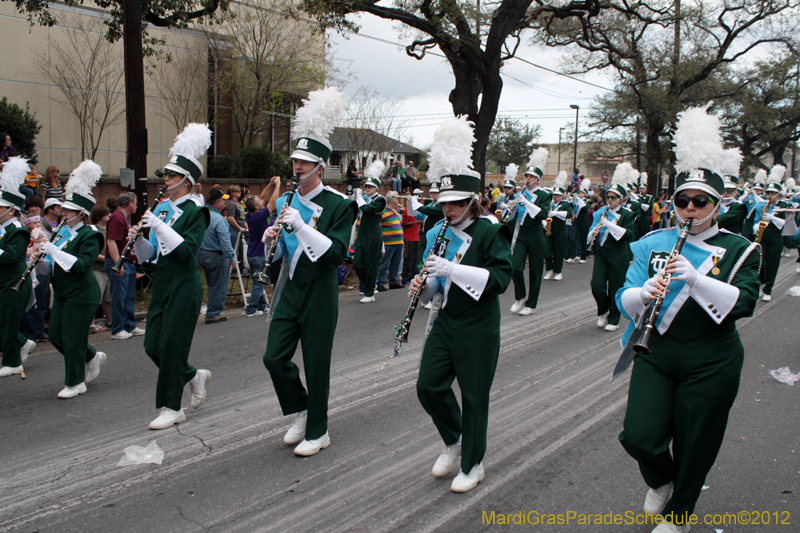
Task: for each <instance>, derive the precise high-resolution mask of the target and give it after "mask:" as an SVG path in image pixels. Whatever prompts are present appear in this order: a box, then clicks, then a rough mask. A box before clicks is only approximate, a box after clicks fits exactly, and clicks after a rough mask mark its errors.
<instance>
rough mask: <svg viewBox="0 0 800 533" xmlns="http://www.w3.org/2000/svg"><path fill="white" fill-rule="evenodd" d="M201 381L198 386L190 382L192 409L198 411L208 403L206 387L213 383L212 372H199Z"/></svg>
mask: <svg viewBox="0 0 800 533" xmlns="http://www.w3.org/2000/svg"><path fill="white" fill-rule="evenodd" d="M197 375H198V376H199V379H198V380H197V383H196V384H192V382H189V385H191V387H192V408H194V409H197V408H198V407H200V406H201V405H203V402H204V401H206V393H207V391H206V387H208V384H209V383H211V372H210V371H208V370H198V371H197Z"/></svg>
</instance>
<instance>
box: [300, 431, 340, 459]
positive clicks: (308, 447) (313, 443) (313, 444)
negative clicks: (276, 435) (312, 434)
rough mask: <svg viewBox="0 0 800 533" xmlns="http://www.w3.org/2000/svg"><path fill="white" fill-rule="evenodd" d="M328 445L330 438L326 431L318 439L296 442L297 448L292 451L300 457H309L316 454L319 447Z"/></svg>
mask: <svg viewBox="0 0 800 533" xmlns="http://www.w3.org/2000/svg"><path fill="white" fill-rule="evenodd" d="M330 445H331V438H330V437H329V436H328V432H327V431H326V432H325V434H324V435H323V436H321V437H320V438H318V439H312V440H303V442H301V443H300V444H298V445H297V448H295V449H294V453H295V455H300V456H302V457H309V456H311V455H316V454H318V453H319V451H320V450H321V449H323V448H327V447H328V446H330Z"/></svg>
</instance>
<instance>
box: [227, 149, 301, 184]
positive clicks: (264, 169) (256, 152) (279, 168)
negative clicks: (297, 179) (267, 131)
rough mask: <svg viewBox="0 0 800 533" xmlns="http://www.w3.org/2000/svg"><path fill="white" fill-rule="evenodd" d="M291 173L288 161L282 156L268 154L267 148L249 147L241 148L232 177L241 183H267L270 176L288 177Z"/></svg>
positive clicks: (273, 153)
mask: <svg viewBox="0 0 800 533" xmlns="http://www.w3.org/2000/svg"><path fill="white" fill-rule="evenodd" d="M290 173H291V167H290V166H289V160H288V159H287V157H286V156H285V155H283V154H279V153H277V152H270V151H269V150H268V149H267V148H263V147H260V146H250V147H248V148H242V151H241V152H240V153H239V158H238V161H237V165H236V172H235V173H234V176H235V177H236V179H238V180H242V181H249V180H252V181H258V182H262V183H264V182H268V181H269V180H270V178H271V177H272V176H281V177H288V176H289V175H290Z"/></svg>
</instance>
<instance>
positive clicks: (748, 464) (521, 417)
mask: <svg viewBox="0 0 800 533" xmlns="http://www.w3.org/2000/svg"><path fill="white" fill-rule="evenodd" d="M795 265H796V263H795V262H794V258H792V259H783V263H782V266H781V269H780V272H779V274H778V280H777V283H776V286H775V291H774V293H773V294H774V296H773V300H772V302H770V303H763V302H759V304H758V306H757V308H756V313H755V315H754V316H753V317H752V318H749V319H746V320H741V321H739V324H738V326H739V332H740V334H741V337H742V340H743V342H744V345H745V349H746V353H747V356H746V360H745V365H744V369H743V372H742V382H741V387H740V390H739V395H738V398H737V400H736V403H735V405H734V407H733V410H732V412H731V418H730V421H729V425H728V431H727V434H726V438H725V442H724V444H723V446H722V450H721V452H720V454H719V457H718V459H717V464H716V465H715V467H714V468H713V469H712V471H711V473H710V474H709V476H708V479H707V481H706V485H707V489H706V490H704V491H703V493H702V495H701V497H700V500H699V502H698V505H697V510H696V513H697V514H698V515H700V516H703V515H705V514H709V515H713V514H715V513H717V514H724V513H729V514H737V513H740V512H743V511H744V512H746V514H747V515H748V517H749V518H748V520H750V521H754V520H757V521H762V522H766V521H767V519H769V520H770V523H769V524H767V525H752V524H748V525H731V524H725V525H698V526H695V527H694V528H693V531H698V532H712V533H713V532H715V531H717V530H722V531H723V532H724V533H729V532H731V533H732V532H762V531H764V532H767V531H769V532H771V531H775V532H783V531H785V532H789V531H800V498H799V496H800V439H798V435H800V430H798V427H800V426H798V416H797V415H798V404H800V383H798V384H797V385H795V386H788V385H785V384H782V383H779V382H778V381H776V380H774V379H773V378H772V377H771V376H770V375H769V374H768V371H769V370H772V369H776V368H778V367H781V366H789V367H790V368H791V369H792V371H794V372H800V342H798V340H799V339H798V327H797V324H798V317H800V298H798V297H792V296H788V295H787V294H786V292H787V289H789V288H790V287H792V286H795V285H800V274H797V273H795ZM591 268H592V263H591V259H590V260H589V261H588V262H587V263H586V264H584V265H578V264H575V265H565V272H564V281H561V282H555V281H545V282H544V283H543V289H542V296H541V299H540V302H539V308H538V310H537V312H536V314H535V315H533V316H530V317H521V316H518V315H512V314H511V313H510V312H508V308H509V307H510V306H511V304H512V303H513V289H511V288H510V289H509V290H508V291H506V293H505V294H504V295H503V296H502V297H501V304H502V308H503V310H504V314H503V321H502V339H503V340H502V345H501V353H500V362H499V366H498V369H497V374H496V378H495V381H494V387H493V390H492V403H491V415H490V421H489V447H488V451H487V454H486V457H485V459H484V467H485V469H486V479H485V480H484V481H483V482H482V483H481V484H480V485H479V486H478V488H477V489H475V490H474V491H472V492H470V493H468V494H455V493H452V492H450V490H449V487H450V482H451V480H452V476H448V477H446V478H444V479H436V478H434V477H433V476H432V475H431V474H430V469H431V466H432V465H433V462H434V461H435V459H436V457H437V456H438V454H439V452H440V451H441V448H442V446H443V445H442V442H441V441H440V439H439V437H438V434H437V433H436V430H435V428H434V426H433V424H432V422H431V421H430V418H429V417H428V416H427V414H426V413H425V412H424V411H423V409H422V407H421V406H420V405H419V402H418V400H417V397H416V390H415V380H416V374H417V369H418V365H419V357H420V349H421V336H422V331H423V328H424V321H425V319H426V316H425V315H426V314H427V313H418V316H417V317H416V318H415V321H414V325H413V326H412V332H411V336H410V340H411V342H410V343H409V344H407V345H405V346H404V348H403V351H402V355H401V357H399V358H396V359H392V360H391V361H389V362H388V364H387V365H386V366H385V367H384V368H381V367H382V365H383V364H384V362H385V361H386V359H387V356H388V355H390V354H391V353H392V348H393V336H394V326H395V325H396V324H397V323H399V321H400V319H401V318H402V317H403V315H404V314H405V311H406V307H407V305H408V299H407V298H406V296H405V291H389V292H385V293H378V294H377V301H376V302H375V303H374V304H369V305H362V304H359V301H358V298H357V297H354V295H353V294H352V291H351V293H350V294H347V295H342V297H341V298H340V301H339V324H338V329H337V333H336V340H335V343H334V354H333V364H332V369H331V370H332V376H331V394H330V411H329V418H330V422H329V432H330V435H331V440H332V444H331V446H330V447H329V448H327V449H325V450H322V451H321V452H320V453H319V454H318V455H316V456H313V457H309V458H300V457H297V456H295V455H294V454H293V453H292V447H290V446H287V445H285V444H284V443H283V440H282V437H283V434H284V432H285V431H286V429H287V428H288V426H289V425H290V424H291V422H292V419H291V418H288V417H283V416H282V415H281V412H280V409H279V407H278V402H277V399H276V397H275V393H274V391H273V389H272V385H271V382H270V379H269V375H268V374H267V371H266V370H265V368H264V366H263V363H262V360H261V358H262V355H263V350H264V346H265V339H266V333H267V326H266V324H265V321H264V318H265V317H252V318H250V317H243V316H241V315H239V314H238V313H239V312H240V311H238V310H237V311H235V312H232V314H231V318H230V319H229V320H228V321H227V322H224V323H218V324H209V325H206V324H203V323H202V321H201V322H200V323H199V324H198V326H197V329H196V331H195V337H194V343H193V346H192V352H191V356H190V362H192V363H193V364H194V365H195V366H197V367H198V368H207V369H209V370H211V372H212V373H213V377H212V381H211V384H210V387H209V393H208V394H209V396H208V399H207V401H206V403H205V404H204V405H203V406H202V407H201V408H200V409H198V410H194V409H191V408H189V409H188V411H187V412H186V422H184V423H182V424H180V425H179V426H175V427H173V428H172V429H168V430H163V431H151V430H149V429H148V423H149V422H150V421H151V420H152V419H153V418H155V417H156V416H157V414H158V413H157V411H156V409H155V407H154V401H155V382H156V375H157V373H156V368H155V366H154V365H153V364H152V363H151V362H150V360H149V359H148V358H147V357H146V355H145V354H144V351H143V349H142V338H141V337H138V338H137V337H134V338H132V339H130V340H126V341H112V340H111V339H110V336H109V335H108V334H102V333H101V334H98V335H93V336H92V337H91V341H92V342H95V343H97V344H96V347H97V348H98V349H99V350H102V351H105V352H106V353H107V354H108V361H107V363H106V364H105V365H104V366H103V367H102V372H101V374H100V376H99V378H98V379H97V380H96V381H95V382H94V383H92V384H90V385H89V390H88V392H87V393H86V394H84V395H81V396H79V397H78V398H76V399H73V400H58V399H57V398H56V394H57V393H58V392H59V391H60V390H61V388H62V387H63V375H64V368H63V362H62V358H61V356H60V355H59V354H58V353H56V352H54V351H53V349H52V347H51V346H49V345H48V344H44V345H43V346H41V347H39V348H37V350H36V351H35V352H34V353H33V354H32V356H31V357H30V359H29V360H28V362H27V363H26V364H25V371H26V374H27V379H25V380H22V379H20V378H19V376H13V377H8V378H3V379H2V380H1V381H0V398H2V406H3V408H2V419H1V420H2V428H0V449H2V450H3V461H2V464H0V531H15V532H33V531H38V532H56V531H66V532H72V531H81V532H101V531H102V532H108V531H121V532H152V531H158V532H161V531H164V532H166V531H170V532H172V531H174V532H195V531H209V532H221V531H226V532H227V531H231V532H239V531H241V532H250V531H264V532H283V531H359V532H360V531H364V532H373V531H413V532H427V531H447V532H450V531H453V532H456V531H458V532H467V531H511V530H521V531H543V532H565V533H566V532H573V531H575V532H583V531H586V532H595V531H598V532H605V531H614V532H630V533H645V532H649V531H650V530H651V529H652V527H653V526H652V525H644V524H639V525H636V524H631V525H627V524H617V525H600V524H593V525H579V524H577V523H576V521H577V518H573V519H571V523H570V524H563V525H537V524H530V523H529V524H527V525H511V526H507V525H499V523H498V522H497V519H498V518H497V517H498V516H499V515H501V514H502V515H514V514H516V513H521V515H520V516H522V517H523V518H526V517H527V518H528V519H529V520H535V519H536V517H537V516H539V515H540V514H542V513H546V514H557V513H561V514H563V515H565V516H566V515H567V513H576V514H577V515H581V514H600V515H607V514H609V513H616V514H619V515H623V514H624V513H626V512H628V513H630V514H631V515H636V514H637V513H640V512H641V505H642V501H643V499H644V494H645V492H646V491H647V487H646V486H645V484H644V482H643V481H642V479H641V476H640V475H639V472H638V468H637V466H636V464H635V462H634V461H633V460H632V459H631V458H629V457H628V456H627V454H626V453H625V452H624V450H623V449H622V447H621V446H620V444H619V442H618V440H617V435H618V434H619V432H620V430H621V427H622V418H623V415H624V410H625V404H626V400H627V388H628V379H629V374H626V375H625V376H623V377H622V378H621V379H618V380H616V381H615V382H613V383H609V377H610V374H611V369H612V367H613V364H614V362H615V361H616V359H617V357H618V355H619V351H620V349H619V338H620V336H621V333H622V329H620V330H619V331H618V332H615V333H607V332H604V331H602V330H600V329H598V328H597V327H596V325H595V319H596V316H595V315H596V310H595V306H594V301H593V300H592V297H591V293H590V291H589V278H590V275H591ZM140 326H143V327H146V323H142V324H140ZM295 362H297V363H298V364H299V365H300V366H302V358H301V357H300V354H299V353H298V355H297V356H296V357H295ZM184 405H186V406H188V405H189V388H188V387H187V388H186V392H185V394H184ZM154 439H155V440H156V441H157V442H158V445H159V446H160V447H161V449H163V450H164V453H165V455H164V461H163V464H161V465H137V466H125V467H118V466H116V464H117V462H118V461H119V460H120V459H121V458H122V457H123V455H124V452H123V450H124V448H125V447H127V446H130V445H140V446H145V445H147V444H148V443H150V442H151V441H152V440H154ZM492 511H494V512H495V515H494V516H495V518H494V520H495V523H494V525H492V524H487V523H486V522H487V521H491V516H492V515H491V513H492ZM537 513H539V515H537ZM609 516H610V515H609ZM753 516H756V519H753V518H752V517H753ZM776 518H777V519H778V520H779V521H781V522H789V524H784V525H775V521H776ZM510 519H511V520H512V522H513V520H514V518H513V516H512V517H510Z"/></svg>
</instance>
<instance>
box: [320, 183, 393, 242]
mask: <svg viewBox="0 0 800 533" xmlns="http://www.w3.org/2000/svg"><path fill="white" fill-rule="evenodd" d="M328 192H330V191H328ZM315 203H319V202H315ZM320 205H322V204H320ZM323 207H324V206H323ZM358 209H359V210H360V211H361V221H360V223H359V225H358V239H359V240H362V239H363V240H362V246H369V245H370V244H373V245H374V243H376V242H377V243H383V231H382V230H381V213H383V211H384V210H385V209H386V198H384V197H383V196H381V195H377V196H375V198H373V199H372V200H371V201H370V202H369V203H367V204H364V205H362V206H361V207H359V208H358ZM323 233H324V232H323Z"/></svg>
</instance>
